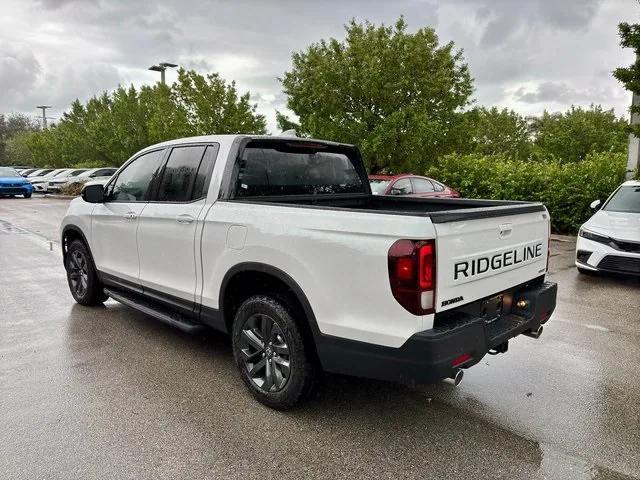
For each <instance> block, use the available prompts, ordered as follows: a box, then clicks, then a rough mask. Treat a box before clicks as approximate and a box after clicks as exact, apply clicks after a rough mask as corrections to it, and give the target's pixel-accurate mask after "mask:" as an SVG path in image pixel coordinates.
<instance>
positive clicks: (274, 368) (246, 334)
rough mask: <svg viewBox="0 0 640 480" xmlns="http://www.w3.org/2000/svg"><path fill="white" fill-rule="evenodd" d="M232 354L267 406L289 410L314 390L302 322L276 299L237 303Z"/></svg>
mask: <svg viewBox="0 0 640 480" xmlns="http://www.w3.org/2000/svg"><path fill="white" fill-rule="evenodd" d="M233 355H234V358H235V360H236V364H237V366H238V369H239V370H240V375H241V377H242V380H243V381H244V383H245V384H246V386H247V387H248V388H249V391H250V392H251V394H252V395H253V396H254V397H255V398H256V399H257V400H258V401H259V402H261V403H263V404H264V405H266V406H268V407H271V408H274V409H276V410H286V409H289V408H291V407H293V406H294V405H296V404H297V403H298V402H300V401H301V400H302V399H304V398H305V397H306V396H307V395H309V394H310V393H311V391H312V390H313V387H314V385H315V380H316V374H317V367H316V365H315V363H314V361H313V358H312V356H311V353H310V352H309V351H308V349H307V348H306V345H305V342H304V339H303V333H302V330H301V328H300V325H299V324H298V323H297V321H296V320H295V319H294V318H293V316H292V314H291V313H290V311H289V309H287V308H286V307H285V305H284V304H283V303H281V302H280V300H278V299H276V298H274V297H270V296H266V295H256V296H253V297H250V298H249V299H247V300H246V301H245V302H244V303H243V304H242V305H241V306H240V308H239V309H238V312H237V313H236V316H235V319H234V321H233Z"/></svg>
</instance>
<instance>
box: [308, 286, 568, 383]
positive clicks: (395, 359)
mask: <svg viewBox="0 0 640 480" xmlns="http://www.w3.org/2000/svg"><path fill="white" fill-rule="evenodd" d="M517 295H518V298H526V299H527V300H528V301H529V302H530V307H529V310H527V311H526V312H524V311H522V312H521V311H517V310H515V311H512V313H510V314H509V315H508V316H506V317H505V318H504V319H502V322H503V323H504V324H505V325H504V326H502V327H501V328H495V327H496V325H495V324H492V323H487V322H486V321H485V319H484V318H481V317H472V316H469V315H467V314H465V313H464V312H461V314H460V315H461V317H464V319H463V320H464V321H460V322H457V324H456V326H455V327H454V328H448V329H432V330H426V331H423V332H419V333H416V334H414V335H412V336H411V337H410V338H409V339H408V340H407V341H406V342H405V343H404V344H403V345H402V346H401V347H400V348H392V347H385V346H380V345H374V344H369V343H365V342H358V341H355V340H348V339H344V338H338V337H333V336H329V335H322V336H321V338H320V339H319V340H320V341H319V342H317V348H318V355H319V357H320V360H321V362H322V366H323V368H324V370H325V371H328V372H334V373H341V374H346V375H355V376H358V377H366V378H374V379H378V380H389V381H395V382H401V383H406V384H411V385H412V384H424V383H433V382H437V381H440V380H442V379H444V378H447V377H450V376H451V375H453V374H454V373H455V368H454V367H453V366H452V363H453V361H454V360H455V359H456V358H458V357H459V356H460V355H463V354H470V355H471V360H469V361H467V362H465V363H464V364H463V365H462V368H468V367H471V366H473V365H475V364H476V363H478V362H479V361H480V360H482V358H483V357H484V356H485V355H486V354H487V353H488V352H489V350H491V349H495V348H496V347H499V346H500V345H504V343H505V342H507V341H508V340H509V339H510V338H513V337H515V336H517V335H520V334H522V333H524V332H527V331H531V330H535V329H537V328H538V327H539V326H540V325H541V324H543V323H545V322H546V321H547V320H548V319H549V316H550V315H551V313H553V311H554V309H555V305H556V296H557V285H556V284H555V283H552V282H546V283H544V284H542V285H538V286H533V287H530V288H527V289H524V290H521V291H518V292H517Z"/></svg>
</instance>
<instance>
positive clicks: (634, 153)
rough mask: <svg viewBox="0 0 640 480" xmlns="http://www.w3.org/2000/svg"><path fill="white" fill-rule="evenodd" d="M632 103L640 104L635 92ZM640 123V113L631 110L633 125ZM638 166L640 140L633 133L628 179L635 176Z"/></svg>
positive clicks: (629, 154)
mask: <svg viewBox="0 0 640 480" xmlns="http://www.w3.org/2000/svg"><path fill="white" fill-rule="evenodd" d="M631 105H633V106H634V107H639V106H640V95H638V94H637V93H635V92H633V98H632V100H631ZM638 124H640V115H639V114H637V113H636V112H631V125H633V126H635V125H638ZM636 168H640V140H639V139H638V137H636V136H635V135H634V134H633V133H630V134H629V153H628V155H627V175H626V176H627V180H631V178H633V173H634V171H635V170H636Z"/></svg>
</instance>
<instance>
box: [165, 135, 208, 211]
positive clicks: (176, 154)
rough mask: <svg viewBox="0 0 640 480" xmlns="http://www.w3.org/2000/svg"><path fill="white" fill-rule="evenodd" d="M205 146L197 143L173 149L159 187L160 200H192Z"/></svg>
mask: <svg viewBox="0 0 640 480" xmlns="http://www.w3.org/2000/svg"><path fill="white" fill-rule="evenodd" d="M205 148H206V147H205V146H204V145H197V146H187V147H175V148H173V149H172V150H171V154H170V155H169V160H167V165H166V166H165V168H164V173H163V175H162V181H161V182H160V188H159V189H158V198H157V200H158V201H159V202H188V201H190V200H191V194H192V192H193V185H194V183H195V180H196V174H197V173H198V168H200V161H201V160H202V156H203V155H204V151H205Z"/></svg>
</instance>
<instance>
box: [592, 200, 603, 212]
mask: <svg viewBox="0 0 640 480" xmlns="http://www.w3.org/2000/svg"><path fill="white" fill-rule="evenodd" d="M601 204H602V202H601V201H600V200H594V201H593V202H591V203H590V204H589V206H590V207H591V209H592V210H600V205H601Z"/></svg>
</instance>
